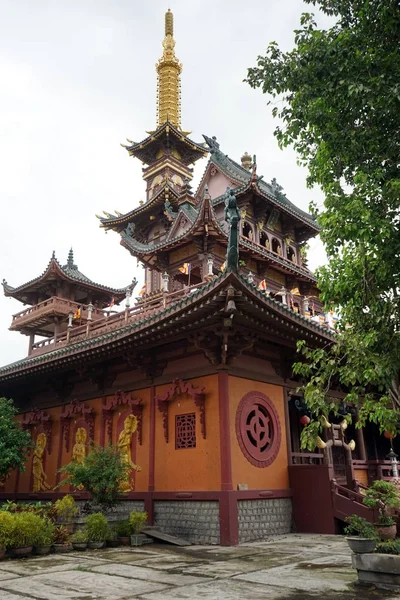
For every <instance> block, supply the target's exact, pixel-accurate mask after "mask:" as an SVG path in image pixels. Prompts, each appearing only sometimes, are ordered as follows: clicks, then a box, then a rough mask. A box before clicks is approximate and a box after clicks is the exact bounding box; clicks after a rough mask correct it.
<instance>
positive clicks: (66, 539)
mask: <svg viewBox="0 0 400 600" xmlns="http://www.w3.org/2000/svg"><path fill="white" fill-rule="evenodd" d="M53 548H54V552H69V551H70V550H71V544H70V534H69V531H68V529H67V528H66V527H64V525H57V526H56V527H55V528H54V542H53Z"/></svg>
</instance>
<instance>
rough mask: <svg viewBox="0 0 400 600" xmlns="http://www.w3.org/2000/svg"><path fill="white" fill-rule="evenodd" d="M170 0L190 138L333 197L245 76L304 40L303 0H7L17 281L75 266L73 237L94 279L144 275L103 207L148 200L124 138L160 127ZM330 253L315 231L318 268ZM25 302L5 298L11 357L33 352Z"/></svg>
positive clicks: (3, 345) (11, 252)
mask: <svg viewBox="0 0 400 600" xmlns="http://www.w3.org/2000/svg"><path fill="white" fill-rule="evenodd" d="M168 7H170V8H171V10H172V11H173V12H174V17H175V39H176V54H177V56H178V58H179V59H180V60H181V61H182V63H183V74H182V126H183V128H184V129H188V130H191V131H192V135H191V136H190V137H191V138H192V139H194V140H195V141H198V142H202V141H203V138H202V135H201V134H202V133H205V134H206V135H208V136H213V135H216V136H217V138H218V141H219V143H220V145H221V149H222V150H223V151H224V152H225V153H226V154H229V156H231V157H232V158H234V159H236V160H239V159H240V156H241V155H242V154H243V152H244V151H247V152H249V153H250V154H256V155H257V164H258V172H259V173H260V174H264V178H265V180H266V181H270V180H271V179H272V178H273V177H276V178H277V180H278V182H279V183H280V185H282V186H283V188H284V191H285V192H286V194H287V196H288V198H290V200H292V202H294V203H295V204H297V205H298V206H299V207H301V208H302V209H305V210H307V209H308V204H309V202H310V200H316V201H317V202H318V203H321V202H322V195H321V193H320V192H319V191H318V190H308V189H307V188H306V184H305V180H306V171H305V170H304V169H302V168H300V167H299V166H297V164H296V157H295V155H294V153H293V152H292V151H291V150H285V151H283V152H282V151H280V150H279V148H278V146H277V143H276V140H275V138H274V136H273V131H274V129H275V127H276V122H275V121H274V119H272V117H271V115H270V108H269V107H267V106H266V103H267V98H266V97H265V96H263V95H262V93H261V92H260V91H259V90H252V89H251V88H250V87H249V86H248V85H247V84H245V83H243V79H244V77H245V76H246V73H247V67H250V66H254V65H255V64H256V58H257V56H258V55H259V54H263V53H264V50H265V48H266V46H267V44H268V43H269V42H270V41H272V40H276V41H277V42H278V43H279V45H280V46H281V47H283V48H285V49H290V48H291V47H292V46H293V38H294V35H293V30H294V29H296V28H297V27H298V25H299V17H300V14H301V12H304V11H310V8H311V7H310V6H308V5H305V4H303V2H302V1H301V0H252V1H251V2H249V3H248V4H247V3H246V2H243V1H242V0H229V2H228V1H227V0H171V2H170V3H169V4H168V2H161V1H160V0H146V1H144V2H139V1H138V0H68V2H61V1H60V0H0V81H1V90H2V91H1V94H0V206H1V224H2V228H1V229H2V234H1V236H0V279H3V277H4V278H5V279H6V280H7V281H8V283H9V284H10V285H14V286H17V285H20V284H22V283H24V282H26V281H28V280H30V279H33V278H34V277H37V276H38V275H39V274H41V273H42V272H43V271H44V269H45V267H46V265H47V263H48V261H49V259H50V257H51V253H52V251H53V250H55V252H56V256H57V258H58V259H59V260H60V261H61V263H62V264H64V263H65V262H66V258H67V254H68V250H69V248H70V246H71V245H72V246H73V249H74V255H75V262H76V263H77V264H78V267H79V269H80V270H81V271H82V272H83V273H85V274H86V275H87V276H88V277H90V278H91V279H93V280H94V281H97V282H99V283H103V284H106V285H110V286H113V287H122V286H124V285H127V284H128V283H129V282H130V281H131V280H132V278H133V276H136V277H138V278H139V279H140V283H141V280H142V277H143V276H142V274H141V269H140V268H139V269H138V268H137V265H136V259H134V258H132V257H131V256H130V254H129V253H128V252H127V251H126V250H125V249H124V248H122V247H121V246H120V245H119V238H118V236H117V235H116V234H115V233H113V232H109V233H108V234H107V235H105V233H104V230H102V229H100V228H99V226H98V220H97V219H96V217H95V213H101V212H102V210H106V211H109V212H113V211H114V210H115V209H117V210H119V211H120V212H123V213H124V212H127V211H129V210H131V209H132V208H134V207H136V206H137V205H138V202H139V200H140V199H144V197H145V194H144V189H145V188H144V183H143V181H142V179H141V164H140V162H139V161H137V160H136V159H133V158H131V157H129V156H128V153H127V152H126V150H125V149H124V148H121V146H120V142H123V143H124V142H125V139H126V138H129V139H133V140H135V141H140V140H141V139H143V138H144V137H146V134H145V131H146V130H149V129H152V128H154V127H155V121H156V73H155V68H154V67H155V63H156V61H157V60H158V58H159V57H160V56H161V50H162V48H161V42H162V39H163V31H164V13H165V11H166V10H167V8H168ZM319 23H320V24H321V25H325V24H328V20H327V18H323V17H322V18H319ZM204 166H205V161H200V162H199V163H198V164H197V169H196V177H195V181H198V180H199V179H200V177H201V174H202V172H203V169H204ZM322 261H323V252H322V249H321V245H320V243H319V242H312V243H311V252H310V263H309V264H310V267H311V268H315V267H316V266H317V265H318V264H320V263H321V262H322ZM139 285H140V284H138V288H137V289H139ZM0 291H1V290H0ZM23 308H24V307H23V305H22V304H20V303H19V302H17V301H15V300H13V299H9V298H4V296H3V295H0V332H1V333H0V336H1V337H0V340H1V341H0V365H3V364H7V363H10V362H12V361H14V360H17V359H19V358H22V357H23V356H26V354H27V347H28V339H27V338H26V337H25V336H22V335H21V334H19V333H17V332H10V331H8V327H9V325H10V323H11V315H12V314H13V313H16V312H18V311H20V310H23Z"/></svg>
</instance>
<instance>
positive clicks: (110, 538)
mask: <svg viewBox="0 0 400 600" xmlns="http://www.w3.org/2000/svg"><path fill="white" fill-rule="evenodd" d="M117 537H118V535H117V530H116V529H115V527H113V526H112V525H110V526H109V527H108V529H107V535H106V541H107V542H114V541H115V540H116V539H117Z"/></svg>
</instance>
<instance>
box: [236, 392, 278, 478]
mask: <svg viewBox="0 0 400 600" xmlns="http://www.w3.org/2000/svg"><path fill="white" fill-rule="evenodd" d="M236 437H237V440H238V443H239V446H240V448H241V450H242V452H243V454H244V455H245V457H246V458H247V460H248V461H249V462H250V463H251V464H252V465H254V466H256V467H267V466H268V465H270V464H271V463H272V462H273V461H274V460H275V458H276V455H277V454H278V451H279V447H280V444H281V427H280V423H279V417H278V414H277V412H276V409H275V406H274V405H273V403H272V402H271V400H270V399H269V398H267V396H265V395H264V394H262V393H261V392H249V393H248V394H246V395H245V396H244V397H243V398H242V399H241V401H240V403H239V406H238V409H237V413H236Z"/></svg>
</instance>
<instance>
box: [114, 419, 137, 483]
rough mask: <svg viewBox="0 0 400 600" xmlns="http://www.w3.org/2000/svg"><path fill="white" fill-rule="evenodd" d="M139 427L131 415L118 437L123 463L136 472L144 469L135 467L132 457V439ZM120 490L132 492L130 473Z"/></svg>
mask: <svg viewBox="0 0 400 600" xmlns="http://www.w3.org/2000/svg"><path fill="white" fill-rule="evenodd" d="M137 426H138V422H137V418H136V417H135V415H129V416H128V417H126V419H125V421H124V428H123V430H122V431H121V433H120V434H119V437H118V451H119V453H120V456H121V459H122V462H124V463H126V464H127V465H129V466H130V468H131V469H133V470H134V471H141V470H142V467H139V466H138V465H135V463H134V462H132V456H131V439H132V435H133V434H134V433H135V431H136V429H137ZM120 490H121V492H130V491H131V482H130V475H129V473H128V476H127V478H126V479H124V481H121V485H120Z"/></svg>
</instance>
